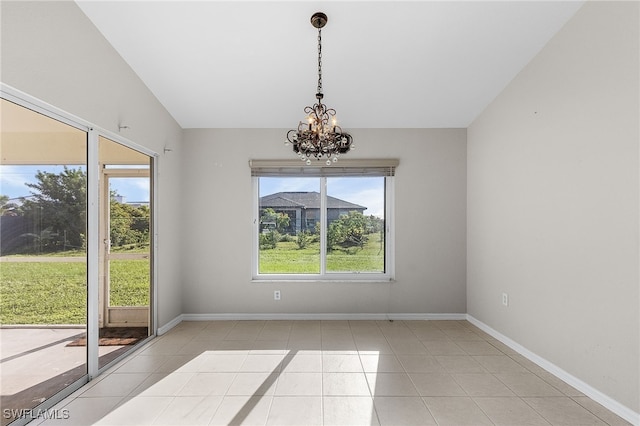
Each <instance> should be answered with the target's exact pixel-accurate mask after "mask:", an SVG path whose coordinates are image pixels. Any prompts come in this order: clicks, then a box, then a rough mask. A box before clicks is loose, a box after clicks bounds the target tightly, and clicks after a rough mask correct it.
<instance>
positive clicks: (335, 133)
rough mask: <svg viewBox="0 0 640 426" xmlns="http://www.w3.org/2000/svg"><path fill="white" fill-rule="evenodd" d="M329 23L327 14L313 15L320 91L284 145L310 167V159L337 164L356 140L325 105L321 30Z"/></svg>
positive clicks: (333, 111)
mask: <svg viewBox="0 0 640 426" xmlns="http://www.w3.org/2000/svg"><path fill="white" fill-rule="evenodd" d="M326 24H327V15H325V14H324V13H322V12H316V13H314V14H313V16H311V25H313V26H314V27H315V28H317V29H318V90H317V92H316V99H317V100H318V101H317V103H315V104H314V105H313V106H307V107H305V108H304V113H305V114H307V117H306V119H305V120H304V121H300V123H299V124H298V128H297V129H293V130H289V131H288V132H287V140H286V141H285V145H289V144H291V145H293V151H294V152H296V153H297V154H298V156H299V157H300V159H301V160H302V161H304V162H306V164H307V165H309V164H311V157H315V158H316V159H317V160H321V159H322V158H323V157H325V158H326V159H327V165H330V164H331V163H332V162H334V163H335V162H336V161H338V157H339V156H340V154H344V153H346V152H349V150H351V149H354V145H353V138H352V137H351V135H350V134H348V133H345V132H343V131H342V128H341V127H340V126H338V125H337V121H336V110H335V109H333V108H327V106H326V105H325V104H323V103H322V98H323V94H322V28H323V27H324V26H325V25H326Z"/></svg>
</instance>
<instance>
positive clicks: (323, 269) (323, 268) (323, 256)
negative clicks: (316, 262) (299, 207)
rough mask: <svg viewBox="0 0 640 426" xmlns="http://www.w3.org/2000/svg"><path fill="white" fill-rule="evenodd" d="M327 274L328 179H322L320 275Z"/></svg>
mask: <svg viewBox="0 0 640 426" xmlns="http://www.w3.org/2000/svg"><path fill="white" fill-rule="evenodd" d="M326 273H327V178H326V177H323V178H320V275H325V274H326Z"/></svg>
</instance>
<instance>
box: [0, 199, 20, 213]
mask: <svg viewBox="0 0 640 426" xmlns="http://www.w3.org/2000/svg"><path fill="white" fill-rule="evenodd" d="M17 207H18V206H17V205H16V204H15V203H10V202H9V196H7V195H0V216H16V209H17Z"/></svg>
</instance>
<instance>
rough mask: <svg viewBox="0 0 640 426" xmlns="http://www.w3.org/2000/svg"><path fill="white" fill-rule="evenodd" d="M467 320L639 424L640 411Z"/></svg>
mask: <svg viewBox="0 0 640 426" xmlns="http://www.w3.org/2000/svg"><path fill="white" fill-rule="evenodd" d="M467 320H468V321H469V322H470V323H472V324H473V325H475V326H476V327H478V328H479V329H481V330H482V331H484V332H485V333H487V334H489V335H491V336H492V337H494V338H496V339H497V340H499V341H501V342H502V343H504V344H505V345H507V346H509V347H510V348H511V349H513V350H514V351H516V352H518V353H519V354H520V355H522V356H524V357H525V358H527V359H528V360H530V361H531V362H533V363H535V364H537V365H539V366H540V367H542V368H544V369H545V370H547V371H548V372H549V373H551V374H553V375H554V376H556V377H558V378H559V379H560V380H563V381H564V382H566V383H568V384H569V385H571V386H573V387H574V388H576V389H577V390H579V391H580V392H582V393H583V394H585V395H586V396H588V397H589V398H591V399H593V400H594V401H596V402H597V403H599V404H600V405H602V406H604V407H605V408H607V409H608V410H609V411H611V412H613V413H615V414H617V415H618V416H620V417H622V418H623V419H625V420H626V421H628V422H630V423H631V424H633V425H636V426H640V413H636V412H635V411H633V410H632V409H630V408H628V407H626V406H624V405H623V404H620V403H619V402H618V401H616V400H615V399H613V398H611V397H609V396H607V395H605V394H603V393H602V392H600V391H599V390H597V389H595V388H594V387H592V386H590V385H588V384H587V383H585V382H583V381H582V380H580V379H578V378H577V377H575V376H573V375H571V374H569V373H567V372H566V371H565V370H563V369H562V368H560V367H558V366H557V365H555V364H553V363H552V362H550V361H548V360H546V359H544V358H542V357H541V356H538V355H536V354H535V353H533V352H531V351H530V350H528V349H527V348H525V347H524V346H522V345H520V344H519V343H516V342H515V341H513V340H511V339H510V338H508V337H507V336H505V335H504V334H502V333H500V332H498V331H496V330H494V329H493V328H491V327H489V326H488V325H486V324H485V323H483V322H482V321H479V320H477V319H476V318H474V317H473V316H471V315H469V314H467Z"/></svg>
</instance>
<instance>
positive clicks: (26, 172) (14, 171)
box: [0, 165, 384, 218]
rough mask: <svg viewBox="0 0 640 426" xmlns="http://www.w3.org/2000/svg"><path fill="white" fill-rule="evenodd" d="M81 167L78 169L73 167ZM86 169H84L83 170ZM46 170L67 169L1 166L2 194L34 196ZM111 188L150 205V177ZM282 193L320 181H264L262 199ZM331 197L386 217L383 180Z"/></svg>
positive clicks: (354, 184)
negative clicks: (32, 185) (35, 185)
mask: <svg viewBox="0 0 640 426" xmlns="http://www.w3.org/2000/svg"><path fill="white" fill-rule="evenodd" d="M72 167H75V168H77V167H78V166H72ZM83 168H84V167H83ZM38 170H40V171H46V172H51V173H60V172H62V171H63V170H64V167H63V166H51V165H45V166H16V165H12V166H6V165H4V166H2V165H0V195H7V196H8V197H9V198H10V199H17V198H20V197H25V196H29V195H31V192H32V191H33V189H31V188H29V187H28V186H26V185H25V183H36V182H37V180H36V178H35V175H36V173H37V172H38ZM110 185H111V189H112V190H115V191H117V193H118V194H119V195H121V196H124V197H125V198H124V201H125V202H131V203H133V202H148V201H149V180H148V179H147V178H126V179H125V178H111V182H110ZM282 191H316V192H320V179H319V178H264V177H263V178H260V196H261V197H262V196H265V195H269V194H273V193H276V192H282ZM327 194H328V195H330V196H332V197H335V198H339V199H341V200H345V201H349V202H351V203H355V204H359V205H361V206H364V207H367V210H365V211H364V214H365V215H367V216H368V215H374V216H377V217H380V218H383V217H384V178H383V177H344V178H328V179H327Z"/></svg>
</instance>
